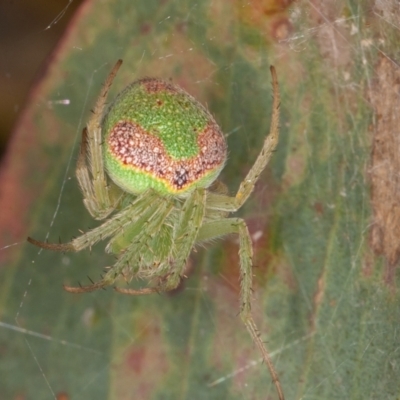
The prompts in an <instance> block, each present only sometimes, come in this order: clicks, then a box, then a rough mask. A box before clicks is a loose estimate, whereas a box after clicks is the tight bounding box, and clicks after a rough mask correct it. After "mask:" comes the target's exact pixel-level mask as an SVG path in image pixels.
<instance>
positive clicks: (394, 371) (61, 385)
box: [0, 1, 400, 399]
mask: <svg viewBox="0 0 400 400" xmlns="http://www.w3.org/2000/svg"><path fill="white" fill-rule="evenodd" d="M69 4H70V2H69V3H68V4H67V5H66V7H68V6H69ZM129 4H130V3H129V2H126V4H125V2H124V1H121V2H119V3H118V4H116V3H115V2H111V1H109V2H107V1H106V2H93V3H87V4H86V5H85V6H84V7H83V8H82V9H81V10H80V12H79V14H78V17H76V19H75V21H74V25H73V31H71V32H69V33H68V35H67V36H66V37H65V38H64V40H63V42H62V43H61V44H60V47H59V49H58V50H57V53H56V54H57V55H59V57H60V61H58V62H54V63H53V64H52V67H51V69H50V70H49V71H48V77H46V80H45V83H43V84H42V85H41V86H40V87H39V88H38V89H37V90H36V92H35V94H34V95H33V98H34V99H35V100H36V101H34V102H33V103H34V104H32V105H30V106H29V107H28V110H27V111H26V113H25V115H24V116H23V119H22V122H21V125H20V126H19V128H18V130H17V132H19V137H20V138H22V137H23V135H24V131H26V130H27V127H28V126H30V125H28V124H27V121H29V123H32V124H34V127H35V128H34V130H33V131H34V132H35V138H36V139H35V140H36V141H37V143H35V146H36V147H37V148H39V149H40V150H41V151H42V157H41V158H35V160H34V161H35V163H36V165H37V168H35V169H33V168H32V169H29V168H28V170H29V172H30V174H29V178H25V181H22V182H31V183H30V185H31V186H30V188H31V190H32V192H33V193H35V198H34V199H30V200H29V201H30V206H29V212H28V213H27V214H26V217H25V218H26V221H27V222H26V227H25V228H26V229H27V228H29V230H28V231H26V232H25V231H24V234H23V235H21V234H19V236H16V237H17V239H16V240H14V239H11V240H10V239H6V240H5V241H4V244H3V245H1V247H0V260H3V261H2V268H1V270H0V271H1V272H0V273H1V282H2V284H1V285H2V288H1V290H0V293H2V296H1V298H2V303H1V304H2V316H1V317H0V349H2V354H3V357H2V359H3V361H0V368H1V371H0V387H2V388H4V394H1V395H0V399H2V398H3V397H2V396H4V398H16V397H17V396H20V395H23V396H25V397H26V398H40V399H47V398H48V399H52V398H53V399H59V398H70V399H80V398H85V399H86V398H99V399H102V398H108V397H110V398H114V397H115V398H118V399H129V398H143V399H148V398H161V399H167V398H174V399H175V398H178V397H179V398H193V399H203V398H204V399H214V398H215V399H225V398H226V399H236V398H238V399H239V398H240V399H250V398H251V399H264V398H266V396H268V398H276V397H275V396H276V393H275V389H274V387H273V385H272V384H271V382H270V378H269V376H268V372H267V370H266V368H265V366H264V365H262V364H261V363H260V360H259V355H258V353H257V352H256V350H255V348H254V346H253V345H252V343H251V340H250V338H248V337H247V334H246V332H245V328H244V326H242V324H241V322H240V318H239V317H238V311H239V303H238V291H239V284H238V258H237V246H238V243H237V240H236V239H235V238H234V237H232V238H227V239H226V240H223V241H220V242H218V243H215V244H213V245H212V246H207V248H206V249H198V251H196V252H195V253H194V254H193V257H192V258H191V260H190V263H189V266H188V270H187V275H188V279H187V280H186V281H185V282H184V284H183V285H182V287H181V288H180V289H179V290H178V291H177V292H176V293H173V294H171V295H168V296H147V297H146V296H144V297H140V298H139V297H138V298H128V297H125V296H121V295H117V294H115V293H114V292H113V291H112V290H107V291H98V292H94V293H90V294H85V295H79V296H73V295H71V294H68V293H65V292H64V291H62V284H64V283H66V284H73V285H76V284H77V282H82V283H87V282H88V278H87V276H89V277H90V278H91V279H94V280H96V279H98V277H99V274H100V273H101V270H102V268H103V267H105V266H107V265H110V264H112V263H113V261H114V260H113V257H111V256H107V255H105V254H104V245H98V246H96V247H94V248H93V249H91V251H86V252H81V253H77V254H57V253H51V252H46V251H39V252H38V251H37V249H35V248H32V247H31V246H28V245H27V244H26V243H25V240H24V237H25V236H27V235H28V234H29V235H32V236H34V237H37V238H38V239H41V240H43V239H48V240H49V241H52V242H55V241H57V240H58V238H59V237H60V238H61V239H62V240H63V241H67V240H69V239H70V238H71V237H72V236H74V235H75V236H76V235H79V230H82V231H86V230H87V229H89V228H91V227H94V226H97V224H96V222H95V221H93V220H91V219H90V218H89V216H88V213H87V212H86V211H85V209H84V207H83V204H82V196H81V194H80V193H79V190H78V187H77V183H76V180H75V178H74V166H75V161H76V154H77V150H78V147H79V140H80V133H81V130H82V128H83V126H84V124H85V122H86V120H87V118H88V116H89V114H90V107H91V106H92V104H93V101H94V99H95V98H96V95H97V93H98V90H99V87H100V85H101V82H102V81H103V80H104V78H105V76H106V75H107V73H108V71H109V69H110V68H111V66H112V64H113V62H114V61H115V60H116V59H118V58H123V59H124V65H123V67H122V70H121V73H120V74H119V75H118V77H117V79H116V82H115V83H114V86H113V88H112V93H111V95H110V98H112V97H113V96H114V95H115V94H116V93H117V92H118V91H119V90H120V89H121V88H123V87H124V86H125V85H126V84H127V83H129V82H130V81H132V80H134V79H136V78H138V77H141V76H147V75H154V76H161V77H164V78H167V79H168V78H172V79H173V80H174V81H175V82H177V83H179V84H180V85H181V86H183V87H185V88H186V89H187V90H188V91H189V92H190V93H191V94H193V95H194V96H195V97H196V98H198V99H199V100H200V101H201V102H202V103H203V104H207V105H208V107H209V109H210V110H211V111H212V113H213V114H214V115H215V116H216V119H217V121H218V122H219V123H220V125H221V126H222V128H223V130H224V132H227V138H228V144H229V149H230V158H229V161H228V165H227V167H226V170H225V171H224V172H223V175H222V178H223V180H224V182H226V183H227V184H228V186H229V189H230V191H231V192H233V191H234V190H235V189H236V188H237V187H238V184H239V182H240V180H241V179H242V178H243V177H244V176H245V173H246V172H247V170H248V168H250V166H251V164H252V160H254V159H255V157H256V156H257V152H258V150H259V148H260V145H261V143H262V140H263V138H264V136H265V134H266V132H267V128H266V127H267V126H268V123H269V110H270V107H269V106H270V104H271V99H270V94H271V89H270V78H269V76H268V72H267V71H268V65H269V64H270V63H274V65H275V66H276V67H277V72H278V76H279V80H280V85H281V90H282V92H283V93H282V109H281V110H282V117H281V121H282V122H281V126H282V127H281V140H280V144H279V148H278V150H277V152H276V154H275V155H274V159H273V160H272V161H271V163H270V164H269V165H268V167H267V170H268V171H266V173H265V174H263V177H262V179H261V181H260V183H259V184H258V185H257V187H256V190H255V193H254V194H253V196H252V199H251V200H250V201H249V203H248V204H247V205H246V207H245V208H244V210H243V211H242V213H241V215H242V216H243V217H245V218H246V221H247V223H248V225H249V229H250V232H251V235H252V238H253V243H254V248H255V262H254V263H255V268H254V269H255V278H254V280H255V293H254V304H253V313H254V316H255V319H256V321H257V323H258V324H259V328H260V332H261V334H262V336H263V338H264V339H265V341H266V342H267V346H268V348H269V349H270V352H271V355H272V357H273V361H274V363H275V365H276V368H277V370H278V374H279V376H280V379H281V382H282V385H283V389H284V391H285V394H286V396H287V398H290V399H291V398H301V399H314V398H315V399H317V398H318V399H320V398H324V399H336V398H338V399H343V398H349V399H352V398H354V399H358V398H365V399H380V398H382V399H383V398H385V399H392V398H393V399H395V398H397V396H398V393H399V383H398V382H397V381H398V379H397V378H396V377H397V376H398V374H399V355H398V342H399V338H398V333H397V328H396V325H397V323H398V320H399V317H400V315H399V307H398V304H400V303H399V299H398V294H397V290H396V279H398V278H397V275H398V274H397V275H396V269H395V263H394V264H393V263H392V264H390V265H389V263H388V262H387V257H386V255H385V253H383V255H382V256H381V258H377V257H376V256H375V253H374V251H375V252H377V251H378V250H377V248H376V247H374V246H373V245H371V246H370V245H369V243H370V242H369V231H370V225H371V224H372V223H373V222H374V220H373V219H372V216H371V215H372V214H373V213H374V212H375V213H378V211H379V210H376V209H374V210H371V205H370V192H369V187H368V185H369V180H368V179H369V178H368V173H369V169H374V168H378V167H379V166H378V165H372V166H371V162H370V142H371V136H372V135H373V134H374V129H371V126H373V127H376V126H378V125H377V120H376V119H374V117H373V115H371V103H370V97H369V96H370V94H369V93H371V92H373V93H375V95H376V98H377V99H378V100H376V102H378V103H379V99H380V98H385V97H387V96H388V93H384V92H382V89H380V88H378V87H377V86H376V83H375V75H376V73H377V72H376V71H382V70H381V69H379V68H378V67H377V65H378V63H379V60H381V59H382V58H384V59H386V60H390V64H389V66H387V67H385V68H386V69H385V70H384V71H385V76H387V79H388V80H389V79H390V76H392V75H393V74H394V73H392V72H390V71H392V69H394V70H396V69H398V67H399V66H398V64H397V62H396V57H395V54H396V53H395V49H394V46H393V44H394V43H396V38H397V39H398V37H399V30H400V21H399V19H398V17H397V16H396V12H395V9H394V7H395V6H394V4H395V3H392V2H389V1H388V2H385V1H376V2H375V3H373V4H372V5H371V7H370V8H369V9H368V10H364V9H362V8H358V7H356V6H353V5H352V4H350V3H346V2H324V3H323V4H322V5H320V4H315V3H313V2H303V3H296V4H295V5H293V6H292V8H288V9H286V10H282V11H276V10H273V12H272V11H271V10H270V11H271V12H269V13H268V12H266V11H268V10H264V9H263V8H262V6H260V5H259V4H256V3H254V4H246V5H243V7H239V6H237V8H236V9H233V10H232V4H231V3H228V2H223V1H216V2H209V3H204V4H203V5H201V4H199V3H196V2H186V3H184V4H183V3H182V2H180V1H171V2H167V3H165V4H163V5H162V6H158V7H155V6H153V5H149V4H150V3H148V2H145V1H143V2H139V3H138V4H137V7H136V8H135V10H132V9H131V8H130V7H129ZM260 7H261V8H260ZM266 15H267V16H266ZM60 18H63V13H62V12H61V13H60V14H58V13H57V14H55V16H54V20H53V22H52V23H50V24H49V28H50V29H51V27H52V26H53V24H55V23H57V22H58V21H59V19H60ZM99 21H101V23H99ZM132 21H134V22H135V23H132ZM377 32H379V34H378V33H377ZM397 61H398V60H397ZM385 65H386V64H385ZM391 68H392V69H391ZM389 72H390V73H389ZM382 74H383V72H382ZM395 85H396V80H395V79H394V80H393V85H392V86H395ZM389 86H390V85H389ZM376 102H375V103H374V104H375V107H376V108H378V107H379V106H377V105H376V104H378V103H376ZM266 110H267V111H266ZM372 110H374V109H373V108H372ZM25 137H26V136H25ZM16 140H19V139H18V138H17V139H16ZM39 144H40V145H39ZM13 146H17V145H16V144H14V145H13ZM13 150H14V147H11V151H13ZM33 151H34V150H32V152H33ZM35 154H36V153H35ZM23 161H25V162H26V163H27V164H29V163H32V165H35V164H33V161H32V160H29V159H27V160H24V159H19V160H18V162H19V163H22V162H23ZM39 161H40V163H39ZM12 167H13V164H12V163H11V168H12ZM27 179H29V180H28V181H27ZM32 182H34V184H33V183H32ZM390 183H391V182H389V183H388V184H390ZM32 186H33V187H32ZM37 186H38V187H40V191H39V192H38V189H37V188H36V187H37ZM3 196H4V195H3ZM4 203H5V204H8V203H7V202H6V201H4ZM21 204H24V203H21V202H19V203H18V205H21ZM21 209H22V207H21ZM19 212H21V211H20V210H19ZM5 220H6V219H5ZM6 221H7V220H6ZM3 227H7V225H3ZM3 229H4V228H3ZM385 229H387V227H385V226H381V227H380V230H381V231H385ZM4 237H6V236H4ZM370 247H371V248H370ZM381 252H382V251H381ZM137 284H143V283H140V282H139V283H137ZM10 366H11V369H10Z"/></svg>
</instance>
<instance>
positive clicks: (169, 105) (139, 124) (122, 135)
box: [102, 78, 227, 194]
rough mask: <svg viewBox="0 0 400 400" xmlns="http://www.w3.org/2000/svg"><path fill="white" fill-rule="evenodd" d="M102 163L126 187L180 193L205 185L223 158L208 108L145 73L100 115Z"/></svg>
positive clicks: (221, 142) (221, 143)
mask: <svg viewBox="0 0 400 400" xmlns="http://www.w3.org/2000/svg"><path fill="white" fill-rule="evenodd" d="M102 132H103V143H104V144H103V146H104V152H103V153H104V158H105V165H106V169H107V172H108V174H109V175H110V177H111V179H112V180H113V181H114V182H115V183H116V184H117V185H119V186H120V187H121V188H122V189H124V190H125V191H127V192H130V193H134V194H139V193H141V192H143V191H145V190H147V189H149V188H153V189H155V190H156V191H158V192H160V193H162V194H184V193H188V192H190V191H191V190H193V188H195V187H208V186H209V185H210V184H211V183H212V182H213V181H214V180H215V179H216V178H217V176H218V175H219V173H220V171H221V169H222V168H223V166H224V164H225V161H226V153H227V150H226V142H225V138H224V135H223V134H222V132H221V129H220V128H219V126H218V125H217V123H216V122H215V120H214V118H213V117H212V116H211V114H210V113H209V112H208V111H207V110H206V109H205V108H204V107H203V106H202V105H201V104H200V103H198V102H197V101H196V100H195V99H194V98H193V97H191V96H190V95H189V94H187V93H186V92H185V91H184V90H182V89H181V88H179V87H178V86H176V85H173V84H171V83H167V82H164V81H162V80H159V79H152V78H146V79H142V80H139V81H136V82H134V83H133V84H131V85H130V86H128V87H127V88H126V89H125V90H124V91H123V92H121V93H120V95H119V96H118V97H117V98H116V100H115V101H114V103H113V104H112V105H111V107H110V108H109V110H108V112H107V114H106V116H105V117H104V119H103V125H102Z"/></svg>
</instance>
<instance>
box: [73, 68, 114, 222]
mask: <svg viewBox="0 0 400 400" xmlns="http://www.w3.org/2000/svg"><path fill="white" fill-rule="evenodd" d="M121 64H122V60H118V61H117V63H116V64H115V66H114V68H113V69H112V70H111V72H110V74H109V75H108V77H107V79H106V81H105V83H104V85H103V87H102V89H101V92H100V95H99V97H98V99H97V102H96V104H95V106H94V109H93V115H92V117H91V119H90V120H89V122H88V124H87V128H85V129H84V130H83V132H82V142H81V150H80V153H79V157H78V162H77V166H76V176H77V178H78V182H79V185H80V187H81V189H82V193H83V195H84V203H85V206H86V208H87V209H88V211H89V212H90V214H91V215H92V216H93V218H95V219H104V218H106V217H107V216H108V215H109V214H110V213H111V212H112V211H113V210H114V208H115V206H114V204H113V203H114V202H115V201H113V200H112V199H111V197H110V189H109V184H108V182H107V179H106V175H105V171H104V161H103V154H102V137H101V120H102V117H103V112H104V108H105V105H106V99H107V94H108V91H109V90H110V87H111V84H112V82H113V80H114V78H115V76H116V74H117V72H118V69H119V68H120V66H121ZM86 159H87V163H86ZM87 165H89V168H88V166H87Z"/></svg>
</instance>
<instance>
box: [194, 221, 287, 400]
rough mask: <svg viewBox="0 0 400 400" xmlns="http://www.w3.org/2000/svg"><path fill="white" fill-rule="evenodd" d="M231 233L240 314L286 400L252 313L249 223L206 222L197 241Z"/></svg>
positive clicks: (251, 248) (282, 399)
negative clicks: (238, 280) (234, 241)
mask: <svg viewBox="0 0 400 400" xmlns="http://www.w3.org/2000/svg"><path fill="white" fill-rule="evenodd" d="M231 233H236V234H238V235H239V242H240V247H239V258H240V278H241V290H240V299H241V311H240V316H241V318H242V321H243V323H244V324H245V326H246V328H247V331H248V332H249V333H250V336H251V338H252V340H253V342H254V343H255V344H256V345H257V347H258V349H259V351H260V353H261V354H262V358H263V360H264V362H265V363H266V364H267V366H268V369H269V372H270V374H271V377H272V380H273V382H274V384H275V387H276V390H277V392H278V396H279V399H280V400H284V399H285V397H284V395H283V391H282V387H281V384H280V381H279V378H278V374H277V373H276V370H275V367H274V365H273V363H272V360H271V358H270V356H269V354H268V350H267V348H266V347H265V344H264V342H263V341H262V340H261V338H260V334H259V332H258V329H257V326H256V323H255V322H254V319H253V316H252V313H251V293H252V280H253V279H252V257H253V247H252V243H251V238H250V235H249V231H248V229H247V225H246V223H245V221H244V220H242V219H240V218H227V219H222V220H218V221H212V222H208V223H205V224H204V225H203V226H202V227H201V229H200V232H199V234H198V237H197V241H198V242H200V241H207V240H210V239H213V238H216V237H221V236H225V235H228V234H231Z"/></svg>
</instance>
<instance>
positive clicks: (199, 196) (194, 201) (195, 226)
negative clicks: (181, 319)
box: [115, 189, 205, 295]
mask: <svg viewBox="0 0 400 400" xmlns="http://www.w3.org/2000/svg"><path fill="white" fill-rule="evenodd" d="M204 213H205V189H196V190H195V191H194V192H193V193H191V194H190V195H189V197H188V198H187V199H186V201H185V204H184V205H183V207H182V211H181V213H180V216H179V220H178V222H177V224H176V225H175V226H174V234H173V235H174V237H173V241H172V242H173V246H172V248H171V250H170V255H169V260H170V264H171V267H170V273H169V274H168V275H167V276H166V277H165V279H163V280H162V281H161V282H160V284H159V285H158V286H156V287H152V288H144V289H139V290H135V289H129V288H128V289H122V288H115V290H116V291H117V292H120V293H123V294H130V295H140V294H151V293H160V292H168V291H171V290H174V289H176V288H177V287H178V285H179V283H180V281H181V276H182V275H183V270H184V268H185V266H186V262H187V259H188V257H189V255H190V252H191V250H192V249H193V244H194V242H195V241H196V237H197V234H198V232H199V230H200V226H201V224H202V221H203V217H204ZM136 249H137V247H135V250H136ZM127 258H129V256H127ZM121 265H123V264H121Z"/></svg>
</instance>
